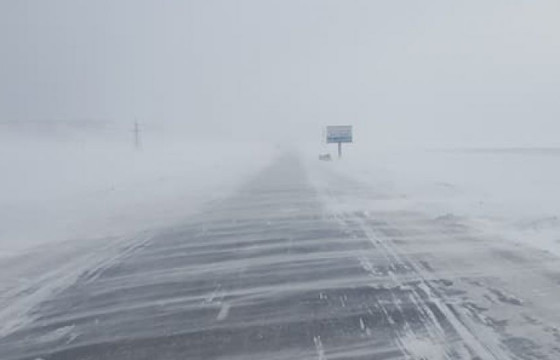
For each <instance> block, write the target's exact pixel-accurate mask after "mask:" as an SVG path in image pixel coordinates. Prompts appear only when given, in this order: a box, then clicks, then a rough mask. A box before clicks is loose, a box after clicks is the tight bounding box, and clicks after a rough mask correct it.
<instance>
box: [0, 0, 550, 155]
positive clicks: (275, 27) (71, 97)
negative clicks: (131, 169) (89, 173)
mask: <svg viewBox="0 0 560 360" xmlns="http://www.w3.org/2000/svg"><path fill="white" fill-rule="evenodd" d="M559 19H560V1H558V0H549V1H541V0H532V1H528V0H527V1H522V0H469V1H449V0H429V1H418V0H386V1H381V0H366V1H352V0H344V1H343V0H338V1H326V0H320V1H319V0H317V1H309V0H308V1H305V0H293V1H289V0H277V1H271V0H252V1H239V0H223V1H217V0H199V1H186V0H180V1H179V0H177V1H171V0H153V1H141V0H126V1H124V0H89V1H84V0H35V1H27V0H2V1H0V45H1V46H0V65H1V66H0V120H2V121H14V120H16V121H26V120H34V121H36V120H41V121H50V120H52V119H63V120H68V119H92V118H93V119H103V120H110V121H116V122H122V123H123V124H124V123H129V122H131V121H132V119H133V118H135V117H137V118H139V119H140V120H141V121H142V122H146V123H157V124H159V125H162V126H165V127H169V128H173V129H177V128H180V129H181V130H182V131H184V133H185V134H187V133H188V134H191V135H194V134H196V135H197V136H210V135H214V134H219V135H221V136H226V135H227V134H229V133H231V134H232V136H233V137H235V138H265V139H294V138H296V139H307V138H309V139H310V138H313V137H316V138H318V137H319V135H320V129H321V126H322V125H326V124H353V125H355V127H356V137H357V139H358V140H359V141H362V142H364V141H367V142H375V143H381V144H382V143H388V144H393V143H396V144H399V143H403V144H405V143H413V144H421V145H427V146H436V147H437V146H453V145H454V146H469V145H484V146H492V145H519V146H527V145H541V146H552V145H560V105H559V104H560V101H559V100H560V21H559Z"/></svg>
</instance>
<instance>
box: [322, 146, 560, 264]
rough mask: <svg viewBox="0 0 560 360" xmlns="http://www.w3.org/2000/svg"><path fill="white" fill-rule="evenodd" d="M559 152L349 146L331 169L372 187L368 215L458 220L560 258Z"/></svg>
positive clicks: (557, 150) (332, 164)
mask: <svg viewBox="0 0 560 360" xmlns="http://www.w3.org/2000/svg"><path fill="white" fill-rule="evenodd" d="M559 161H560V149H478V150H439V151H413V150H397V151H387V150H380V149H377V150H376V149H366V148H361V147H360V146H359V145H354V146H347V147H346V148H345V157H344V159H343V161H333V162H332V163H329V164H328V165H327V167H328V168H332V169H335V170H336V171H337V172H340V173H341V174H345V175H347V176H350V177H353V178H354V179H356V180H359V181H360V182H363V183H367V184H368V185H370V186H371V187H372V188H374V190H375V191H376V192H378V193H379V194H382V195H383V196H382V198H383V200H376V201H375V202H368V204H367V205H366V206H367V207H369V208H375V207H378V208H380V209H384V210H388V209H395V210H412V211H419V212H422V213H426V214H428V215H430V216H432V217H453V218H454V219H455V220H457V221H460V222H463V223H465V224H468V225H469V226H470V227H472V228H474V229H477V230H479V231H482V232H484V233H486V234H489V235H492V236H499V237H501V238H504V239H507V240H511V241H514V242H517V243H523V244H526V245H530V246H533V247H536V248H538V249H541V250H545V251H549V252H551V253H554V254H556V255H559V256H560V202H559V201H558V196H559V195H558V194H559V190H558V184H560V167H558V162H559Z"/></svg>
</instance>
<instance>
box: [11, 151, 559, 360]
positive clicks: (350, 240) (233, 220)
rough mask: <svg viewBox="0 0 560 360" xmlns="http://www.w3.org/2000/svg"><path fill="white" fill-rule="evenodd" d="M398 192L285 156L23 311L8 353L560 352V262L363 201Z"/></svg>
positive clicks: (448, 223) (449, 220)
mask: <svg viewBox="0 0 560 360" xmlns="http://www.w3.org/2000/svg"><path fill="white" fill-rule="evenodd" d="M386 196H387V195H386V194H383V193H382V192H378V191H376V189H373V188H370V187H368V186H367V185H364V184H361V183H358V182H355V181H354V180H351V179H348V178H346V177H344V176H342V175H340V174H339V173H336V172H333V171H331V170H330V169H329V168H328V166H321V164H315V163H306V162H305V161H301V160H300V159H298V158H297V157H296V156H285V157H283V158H281V159H279V160H278V161H276V162H274V163H273V164H272V165H271V166H269V167H268V168H267V169H265V170H263V171H262V172H261V173H260V174H259V175H258V176H256V177H255V178H253V179H252V180H251V181H249V182H247V183H246V184H245V185H244V187H242V188H241V189H240V190H239V191H237V193H236V194H234V195H233V196H231V197H229V198H227V199H225V200H223V201H220V202H219V203H215V204H214V205H213V206H212V207H209V208H208V209H206V210H205V211H204V212H203V213H200V214H198V215H196V216H192V217H191V218H190V219H189V220H188V221H186V222H184V223H183V224H182V225H181V226H177V227H173V228H168V229H166V230H163V231H160V232H157V233H155V234H149V237H147V238H146V237H142V238H141V239H136V240H132V241H128V242H126V244H125V245H124V244H123V245H121V246H120V247H118V248H115V247H112V248H111V249H110V251H108V252H107V254H111V256H110V257H107V259H106V261H98V262H97V263H96V264H97V265H96V266H95V267H94V268H91V269H89V270H88V271H84V272H83V273H82V274H80V276H77V277H76V278H75V279H72V281H71V282H72V284H71V285H69V286H67V287H65V288H64V289H60V288H59V289H57V290H56V291H53V292H52V293H54V294H56V295H53V296H52V297H50V298H47V299H45V300H44V301H42V302H40V303H39V304H36V305H34V306H33V307H31V308H29V309H26V311H27V312H26V314H25V316H28V319H29V321H27V322H25V323H22V324H23V325H20V326H14V327H12V328H9V329H6V330H5V334H4V337H3V338H2V339H0V358H1V359H5V360H16V359H17V360H23V359H30V360H35V359H44V360H55V359H56V360H58V359H72V360H79V359H111V360H115V359H119V360H125V359H131V360H132V359H134V360H138V359H150V360H152V359H221V358H224V359H225V358H227V359H259V360H260V359H377V360H381V359H386V360H390V359H403V360H404V359H416V360H420V359H429V360H432V359H433V360H440V359H442V360H443V359H469V360H472V359H482V360H486V359H489V360H492V359H496V360H506V359H551V360H554V359H558V358H560V345H559V344H560V329H559V328H558V326H560V306H559V305H558V302H557V299H558V298H560V286H559V285H558V284H559V282H560V261H559V260H558V259H557V258H556V257H554V256H552V255H550V254H548V253H545V252H542V251H538V250H534V249H528V248H524V247H522V246H521V245H517V246H515V245H512V243H510V242H507V241H503V240H501V239H494V238H487V237H486V236H485V235H483V234H480V233H477V232H476V231H474V230H472V229H470V228H469V227H467V226H464V225H462V224H461V223H460V222H459V221H457V219H455V218H453V217H452V216H449V217H439V218H433V217H430V216H428V215H426V214H423V213H421V212H418V211H403V210H402V209H399V210H394V209H386V210H380V207H379V206H375V207H374V208H375V210H371V209H370V208H369V207H368V206H367V205H365V204H367V203H375V202H383V201H385V200H387V199H386ZM364 200H366V201H364ZM116 249H117V250H118V251H117V250H116ZM98 256H99V254H98ZM46 280H47V281H55V279H46ZM54 283H56V282H54ZM67 283H68V282H67ZM37 286H39V287H40V286H46V285H45V284H38V285H37ZM21 296H22V301H23V298H25V294H23V295H21ZM0 315H1V313H0ZM19 316H24V314H20V315H19Z"/></svg>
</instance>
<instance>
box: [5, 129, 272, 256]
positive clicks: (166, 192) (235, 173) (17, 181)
mask: <svg viewBox="0 0 560 360" xmlns="http://www.w3.org/2000/svg"><path fill="white" fill-rule="evenodd" d="M0 147H1V149H0V164H2V179H1V186H0V199H1V204H2V206H1V207H0V229H1V230H0V255H4V256H7V255H11V254H15V253H18V252H20V251H22V250H25V249H29V248H34V247H36V246H39V245H43V244H49V243H52V242H53V241H61V240H71V239H76V240H83V239H85V238H105V237H109V236H120V235H124V234H127V235H129V234H130V233H134V232H139V231H142V230H145V229H148V228H153V227H158V226H166V225H169V224H172V223H173V222H176V221H179V220H180V219H182V218H184V217H185V216H188V215H189V213H191V212H192V211H196V210H197V209H199V207H200V206H201V205H202V204H204V203H207V202H209V201H212V200H216V199H219V198H220V197H222V196H224V195H225V194H227V193H229V192H230V191H232V190H233V189H235V187H236V186H238V185H240V183H241V182H243V180H245V179H246V178H247V177H248V176H249V175H250V174H252V173H254V172H256V171H257V170H258V169H260V168H262V167H263V166H264V165H265V164H266V163H268V162H269V161H270V159H271V157H272V156H273V150H272V149H271V148H269V147H266V146H265V145H262V144H254V143H247V144H239V143H233V144H231V143H225V144H224V143H217V142H216V143H204V142H200V143H187V142H185V143H177V142H176V143H171V144H170V143H164V142H162V143H157V142H154V143H150V144H146V145H145V146H144V147H143V149H142V150H140V151H135V150H134V149H133V148H132V147H131V146H130V144H115V143H114V142H110V141H89V142H76V141H54V140H47V139H22V138H19V139H11V141H2V142H1V143H0Z"/></svg>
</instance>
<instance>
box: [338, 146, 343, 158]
mask: <svg viewBox="0 0 560 360" xmlns="http://www.w3.org/2000/svg"><path fill="white" fill-rule="evenodd" d="M338 158H339V159H342V143H341V142H339V143H338Z"/></svg>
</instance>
